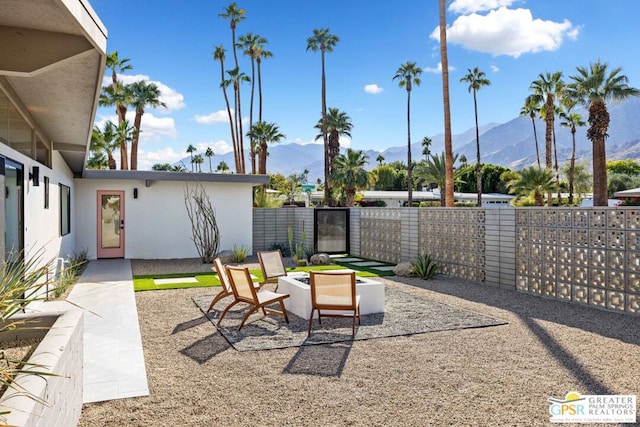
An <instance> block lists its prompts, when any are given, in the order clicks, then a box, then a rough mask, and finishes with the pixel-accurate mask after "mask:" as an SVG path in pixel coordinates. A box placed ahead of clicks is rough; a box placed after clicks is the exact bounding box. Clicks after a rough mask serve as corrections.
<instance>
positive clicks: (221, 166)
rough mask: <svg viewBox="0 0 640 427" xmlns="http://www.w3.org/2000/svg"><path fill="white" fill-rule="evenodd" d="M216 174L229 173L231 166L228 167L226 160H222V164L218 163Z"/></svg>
mask: <svg viewBox="0 0 640 427" xmlns="http://www.w3.org/2000/svg"><path fill="white" fill-rule="evenodd" d="M216 172H220V173H227V172H229V165H227V162H225V161H224V160H220V163H218V167H216Z"/></svg>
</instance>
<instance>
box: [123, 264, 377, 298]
mask: <svg viewBox="0 0 640 427" xmlns="http://www.w3.org/2000/svg"><path fill="white" fill-rule="evenodd" d="M356 267H357V266H354V268H353V270H356V271H357V270H359V268H356ZM343 269H347V267H345V266H342V265H337V264H331V265H312V266H307V267H296V268H288V269H287V271H291V272H295V271H304V272H309V271H311V270H314V271H322V270H343ZM249 272H250V273H251V274H252V275H254V276H256V277H257V280H258V281H261V280H262V271H261V270H249ZM356 275H358V276H360V277H377V276H379V274H376V273H374V272H370V271H358V272H357V273H356ZM181 277H184V278H187V277H188V278H191V277H195V278H196V280H197V282H183V283H180V282H178V283H168V284H165V285H158V284H156V283H155V281H154V279H179V278H181ZM212 286H220V280H219V279H218V275H217V274H214V273H213V272H212V273H179V274H154V275H140V276H134V277H133V290H134V291H136V292H138V291H159V290H164V289H185V288H201V287H212Z"/></svg>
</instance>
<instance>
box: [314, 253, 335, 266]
mask: <svg viewBox="0 0 640 427" xmlns="http://www.w3.org/2000/svg"><path fill="white" fill-rule="evenodd" d="M310 261H311V264H313V265H329V264H331V257H329V254H324V253H320V254H313V255H311V259H310Z"/></svg>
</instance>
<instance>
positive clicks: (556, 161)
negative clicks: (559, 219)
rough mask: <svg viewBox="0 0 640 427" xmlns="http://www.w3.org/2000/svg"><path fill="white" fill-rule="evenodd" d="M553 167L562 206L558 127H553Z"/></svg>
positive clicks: (559, 204)
mask: <svg viewBox="0 0 640 427" xmlns="http://www.w3.org/2000/svg"><path fill="white" fill-rule="evenodd" d="M553 159H554V163H553V167H554V169H555V170H556V185H557V186H558V206H562V193H561V192H560V172H558V147H557V145H556V129H555V127H554V128H553Z"/></svg>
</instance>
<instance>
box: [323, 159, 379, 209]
mask: <svg viewBox="0 0 640 427" xmlns="http://www.w3.org/2000/svg"><path fill="white" fill-rule="evenodd" d="M367 159H368V156H367V155H366V154H364V152H362V151H355V150H352V149H351V148H349V149H347V151H346V153H345V154H340V155H339V156H338V157H337V158H336V162H335V168H334V170H333V173H332V174H331V182H332V183H333V185H334V186H335V187H336V188H341V189H343V190H344V193H345V196H346V206H347V207H353V206H355V196H356V191H358V190H364V189H366V188H368V187H369V185H370V184H371V178H370V175H369V172H367V171H366V170H365V169H364V167H365V166H366V164H367Z"/></svg>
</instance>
